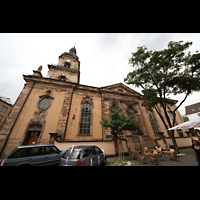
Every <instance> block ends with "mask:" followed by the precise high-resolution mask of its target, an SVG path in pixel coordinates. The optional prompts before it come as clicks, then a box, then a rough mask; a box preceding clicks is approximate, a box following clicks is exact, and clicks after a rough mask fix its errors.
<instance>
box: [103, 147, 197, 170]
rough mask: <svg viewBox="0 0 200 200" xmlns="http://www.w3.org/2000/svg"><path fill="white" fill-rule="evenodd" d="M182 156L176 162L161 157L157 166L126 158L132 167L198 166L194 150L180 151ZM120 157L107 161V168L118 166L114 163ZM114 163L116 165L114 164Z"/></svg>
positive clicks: (110, 158)
mask: <svg viewBox="0 0 200 200" xmlns="http://www.w3.org/2000/svg"><path fill="white" fill-rule="evenodd" d="M179 152H180V154H183V155H181V156H180V157H177V158H176V160H172V159H171V158H170V157H169V156H167V157H165V158H163V157H161V158H160V159H159V162H156V163H155V164H154V163H153V162H150V163H144V164H143V163H142V162H141V161H140V160H138V159H134V160H131V157H130V156H125V160H126V161H131V165H130V166H155V165H156V166H197V165H198V163H197V161H196V160H195V157H194V151H193V149H192V148H186V149H180V150H179ZM117 159H118V157H109V158H107V161H106V166H116V165H115V164H114V163H115V162H114V161H115V160H117ZM113 162H114V163H113Z"/></svg>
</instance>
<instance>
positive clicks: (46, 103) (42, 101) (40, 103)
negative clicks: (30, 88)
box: [38, 98, 51, 110]
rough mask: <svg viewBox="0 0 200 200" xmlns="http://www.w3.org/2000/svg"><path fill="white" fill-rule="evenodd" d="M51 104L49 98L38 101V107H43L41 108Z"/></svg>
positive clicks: (46, 107) (44, 108)
mask: <svg viewBox="0 0 200 200" xmlns="http://www.w3.org/2000/svg"><path fill="white" fill-rule="evenodd" d="M50 106H51V99H49V98H44V99H42V100H41V101H40V102H39V106H38V107H39V108H40V109H43V110H46V109H48V108H49V107H50Z"/></svg>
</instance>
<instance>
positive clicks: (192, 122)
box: [167, 117, 200, 131]
mask: <svg viewBox="0 0 200 200" xmlns="http://www.w3.org/2000/svg"><path fill="white" fill-rule="evenodd" d="M194 127H196V128H198V127H200V117H197V118H195V119H192V120H190V121H187V122H184V123H182V124H179V125H177V126H174V127H172V128H169V129H167V130H169V131H170V130H177V129H188V128H194Z"/></svg>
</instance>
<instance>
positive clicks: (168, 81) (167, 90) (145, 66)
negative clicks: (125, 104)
mask: <svg viewBox="0 0 200 200" xmlns="http://www.w3.org/2000/svg"><path fill="white" fill-rule="evenodd" d="M191 45H192V42H186V43H183V41H179V42H173V41H171V42H169V43H168V47H167V48H166V49H164V50H160V51H148V50H147V48H146V47H145V46H142V47H138V48H137V51H136V52H135V53H132V57H131V58H130V60H129V62H130V64H132V66H133V68H134V70H133V71H132V72H130V73H128V75H127V77H126V78H124V81H125V82H126V83H127V84H133V85H134V86H136V87H142V88H143V90H142V93H143V94H144V97H145V99H146V100H145V102H144V103H143V106H148V107H155V106H156V105H157V104H158V103H159V104H160V105H161V106H162V107H163V108H164V109H166V105H167V104H172V102H171V101H169V99H168V98H167V97H168V96H169V95H170V94H174V95H177V94H181V93H185V94H186V95H189V94H191V93H192V92H193V91H200V79H199V76H200V53H198V51H197V52H196V53H195V54H193V55H191V52H186V50H187V49H188V48H189V47H190V46H191ZM184 100H185V99H184ZM182 103H183V102H181V104H182Z"/></svg>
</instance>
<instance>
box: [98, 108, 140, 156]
mask: <svg viewBox="0 0 200 200" xmlns="http://www.w3.org/2000/svg"><path fill="white" fill-rule="evenodd" d="M109 116H110V119H107V118H105V117H104V116H103V117H102V118H101V119H102V121H100V124H101V125H102V127H104V128H106V129H107V128H110V129H111V134H112V135H113V139H114V145H115V152H117V153H118V152H119V151H118V139H119V140H121V138H119V137H118V134H120V133H122V134H123V131H124V130H130V131H134V130H139V126H138V123H137V122H136V121H135V120H134V119H133V117H132V116H128V117H126V116H125V114H124V113H122V114H120V107H119V106H118V105H117V106H116V108H115V109H111V111H110V113H109ZM120 143H121V141H120Z"/></svg>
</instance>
